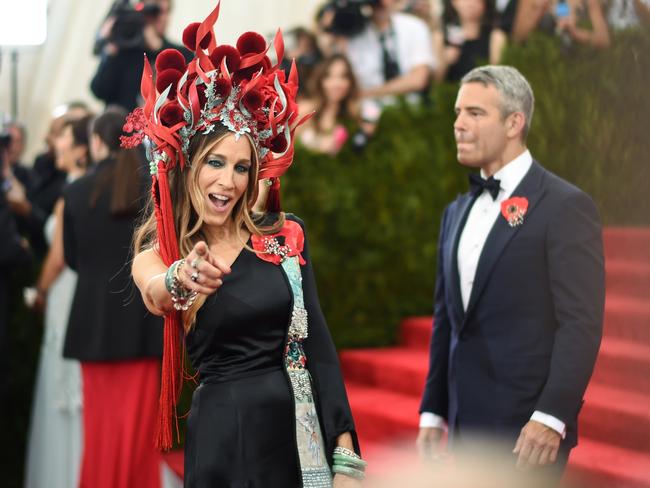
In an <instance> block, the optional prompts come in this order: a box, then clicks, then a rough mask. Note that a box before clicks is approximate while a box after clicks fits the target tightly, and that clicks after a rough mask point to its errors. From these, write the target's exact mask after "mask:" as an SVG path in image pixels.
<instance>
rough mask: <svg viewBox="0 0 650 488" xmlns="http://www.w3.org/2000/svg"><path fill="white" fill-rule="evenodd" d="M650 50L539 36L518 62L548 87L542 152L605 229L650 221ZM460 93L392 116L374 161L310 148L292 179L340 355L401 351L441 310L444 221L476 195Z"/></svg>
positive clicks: (542, 91) (540, 105)
mask: <svg viewBox="0 0 650 488" xmlns="http://www.w3.org/2000/svg"><path fill="white" fill-rule="evenodd" d="M648 53H650V36H648V35H647V34H640V33H624V34H621V35H620V36H618V37H617V38H615V41H614V46H613V47H612V48H611V49H610V50H607V51H602V52H594V51H593V50H590V49H581V48H576V49H574V50H573V51H571V52H569V53H565V52H562V51H561V50H560V49H559V46H558V44H557V41H556V39H553V38H547V37H544V36H539V37H533V38H532V39H531V40H530V41H529V42H528V43H527V45H526V46H524V47H511V48H509V49H508V50H507V52H506V54H505V60H504V64H511V65H514V66H516V67H517V68H519V69H520V70H521V71H522V73H523V74H524V75H525V76H526V77H527V78H528V79H529V80H530V82H531V85H532V87H533V90H534V91H535V95H536V99H537V104H536V112H535V116H534V119H533V125H532V132H531V135H530V138H529V146H530V148H531V151H532V153H533V155H534V156H535V157H536V158H537V159H538V160H539V161H541V162H542V164H544V165H545V166H546V167H547V168H549V169H550V170H551V171H553V172H555V173H557V174H559V175H560V176H562V177H564V178H566V179H568V180H569V181H571V182H573V183H575V184H576V185H578V186H579V187H581V188H583V189H584V190H585V191H587V192H588V193H590V194H591V195H592V196H593V197H594V199H595V200H596V202H597V203H598V205H599V208H600V211H601V213H602V216H603V218H604V221H605V223H606V224H626V225H630V224H631V225H648V224H649V223H650V222H649V219H650V217H649V216H650V205H649V204H648V200H647V199H646V198H645V194H646V193H647V192H648V190H650V170H649V165H648V159H649V155H650V133H649V132H648V128H649V127H650V110H649V109H650V107H649V106H648V105H649V104H650V102H649V100H650V98H649V96H648V93H647V87H648V81H649V80H650V56H648ZM456 91H457V86H447V85H443V86H438V87H436V88H435V90H434V92H433V100H432V103H431V105H430V106H427V107H410V106H407V105H401V106H398V107H395V108H392V109H388V110H386V111H385V113H384V114H383V116H382V119H381V121H380V125H379V128H378V131H377V133H376V135H375V137H374V138H373V139H372V140H371V141H370V143H369V144H368V146H367V147H366V148H365V150H364V151H363V152H361V153H355V152H353V151H352V150H351V149H350V148H344V150H342V151H341V152H340V153H339V155H337V156H336V157H330V156H326V155H321V154H314V153H311V152H309V151H308V150H306V149H304V148H298V150H297V154H296V158H295V163H294V166H293V167H292V169H291V170H290V171H289V173H288V174H287V175H286V176H285V177H284V178H283V198H284V200H283V207H284V208H285V209H286V210H287V211H291V212H294V213H296V214H297V215H299V216H300V217H302V218H303V219H304V220H305V221H306V223H307V229H308V234H309V242H310V245H311V252H312V256H313V260H314V262H315V268H316V274H317V280H318V285H319V291H320V298H321V303H322V306H323V309H324V311H325V315H326V317H327V318H328V321H329V324H330V327H331V329H332V331H333V333H334V336H335V339H336V342H337V344H338V345H339V346H341V347H350V346H368V345H384V344H389V343H391V342H394V340H395V333H396V331H397V326H398V323H399V320H400V319H401V318H402V317H404V316H406V315H412V314H430V313H431V309H432V296H433V286H434V278H435V253H436V243H437V233H438V226H439V221H440V216H441V214H442V210H443V208H444V206H445V205H446V203H447V202H449V201H451V200H452V199H454V198H455V196H456V195H457V194H458V193H459V192H464V191H465V190H466V188H467V183H466V181H467V179H466V175H467V171H466V170H465V169H464V168H462V167H460V165H459V164H458V163H457V162H456V156H455V145H454V141H453V131H452V126H453V121H454V111H453V105H454V101H455V97H456Z"/></svg>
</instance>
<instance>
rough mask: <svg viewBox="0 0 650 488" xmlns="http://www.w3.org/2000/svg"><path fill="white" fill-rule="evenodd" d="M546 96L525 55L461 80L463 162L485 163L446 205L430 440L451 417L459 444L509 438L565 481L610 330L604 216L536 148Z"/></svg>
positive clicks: (524, 456)
mask: <svg viewBox="0 0 650 488" xmlns="http://www.w3.org/2000/svg"><path fill="white" fill-rule="evenodd" d="M533 108H534V97H533V92H532V90H531V88H530V85H529V84H528V82H527V81H526V79H525V78H524V77H523V76H522V75H521V73H519V72H518V71H517V70H516V69H514V68H511V67H507V66H485V67H481V68H476V69H474V70H472V71H471V72H469V73H468V74H467V75H466V76H465V77H464V78H463V79H462V81H461V87H460V90H459V93H458V97H457V100H456V113H457V118H456V122H455V124H454V134H455V138H456V143H457V156H458V161H459V162H460V163H461V164H462V165H464V166H468V167H470V168H476V169H480V176H479V175H478V174H472V175H471V176H470V182H471V190H470V192H468V193H466V194H464V195H461V196H459V197H458V198H457V199H456V200H455V201H454V202H452V203H451V204H450V205H449V206H448V207H447V208H446V209H445V211H444V213H443V216H442V223H441V231H440V240H439V246H438V264H437V267H438V270H437V277H436V280H437V283H436V292H435V303H434V315H435V326H434V331H433V337H432V341H431V356H430V367H429V374H428V376H427V380H426V385H425V389H424V394H423V398H422V403H421V406H420V413H421V416H420V433H419V436H418V441H417V444H418V447H419V449H420V453H421V454H422V455H423V456H428V455H430V453H431V452H433V451H432V449H433V448H434V446H436V444H437V442H438V441H439V439H440V436H441V434H442V430H443V428H444V425H445V423H446V425H447V426H448V429H449V441H450V443H451V445H453V446H455V445H463V444H471V441H470V440H469V439H470V438H471V436H472V435H475V434H477V435H484V436H488V437H489V438H491V439H498V440H501V441H504V442H505V443H506V445H507V446H509V447H508V451H510V450H512V451H513V452H514V455H515V456H516V466H517V467H518V468H521V469H533V468H538V467H540V466H547V468H545V469H535V470H534V471H536V472H540V471H547V472H550V473H551V474H552V475H553V476H556V477H557V479H558V480H559V477H560V476H561V474H562V472H563V469H564V466H565V464H566V462H567V459H568V455H569V451H570V450H571V448H572V447H574V446H575V445H576V443H577V430H576V428H577V418H578V413H579V411H580V408H581V406H582V402H583V400H582V397H583V394H584V391H585V389H586V387H587V383H588V382H589V379H590V376H591V374H592V371H593V367H594V363H595V360H596V355H597V353H598V348H599V346H600V341H601V337H602V324H603V309H604V297H605V286H604V258H603V244H602V229H601V224H600V221H599V216H598V211H597V209H596V206H595V205H594V203H593V201H592V200H591V198H590V197H589V196H588V195H586V194H585V193H584V192H582V191H581V190H580V189H578V188H576V187H575V186H573V185H571V184H570V183H568V182H566V181H564V180H562V179H561V178H559V177H558V176H556V175H554V174H552V173H550V172H549V171H547V170H545V169H544V168H543V167H542V166H541V165H540V164H539V163H538V162H536V161H534V160H533V158H532V156H531V154H530V152H529V151H528V150H527V148H526V136H527V134H528V130H529V128H530V123H531V119H532V115H533ZM513 448H514V449H513ZM510 455H512V454H510ZM513 462H514V457H513ZM548 465H551V466H548Z"/></svg>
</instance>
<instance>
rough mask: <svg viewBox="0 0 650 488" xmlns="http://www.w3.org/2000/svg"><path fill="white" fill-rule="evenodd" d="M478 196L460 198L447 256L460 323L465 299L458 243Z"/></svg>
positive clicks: (446, 260)
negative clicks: (459, 265) (461, 285)
mask: <svg viewBox="0 0 650 488" xmlns="http://www.w3.org/2000/svg"><path fill="white" fill-rule="evenodd" d="M475 199H476V198H475V197H474V196H472V195H471V194H470V193H467V194H465V195H462V196H461V197H460V198H459V200H458V206H457V209H458V210H457V211H456V212H455V214H456V215H455V219H454V222H453V223H452V225H451V229H450V231H449V242H450V244H451V245H450V246H448V247H447V254H446V256H445V270H444V271H445V276H448V277H449V286H450V288H451V290H452V293H451V296H452V300H453V310H454V312H455V316H456V317H457V318H458V319H459V320H458V321H457V322H456V323H458V324H460V323H461V322H462V319H463V315H464V311H463V299H462V296H461V293H460V274H459V272H458V243H459V241H460V235H461V233H462V231H463V227H465V222H466V221H467V217H468V216H469V211H470V209H471V208H472V203H474V200H475Z"/></svg>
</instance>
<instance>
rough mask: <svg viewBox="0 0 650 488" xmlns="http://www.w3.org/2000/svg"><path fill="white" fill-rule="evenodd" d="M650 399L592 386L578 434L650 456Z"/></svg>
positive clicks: (609, 388)
mask: <svg viewBox="0 0 650 488" xmlns="http://www.w3.org/2000/svg"><path fill="white" fill-rule="evenodd" d="M649 406H650V395H644V394H641V393H638V392H635V391H629V390H621V389H620V388H614V387H611V386H607V385H602V384H599V383H593V382H592V383H591V384H590V385H589V387H588V388H587V392H586V394H585V404H584V407H583V408H582V411H581V412H580V417H579V426H578V431H579V434H580V435H585V436H586V437H588V438H590V439H594V440H596V441H601V442H607V443H609V444H612V445H616V446H618V447H624V448H627V449H633V450H637V451H641V452H646V453H648V454H650V408H649Z"/></svg>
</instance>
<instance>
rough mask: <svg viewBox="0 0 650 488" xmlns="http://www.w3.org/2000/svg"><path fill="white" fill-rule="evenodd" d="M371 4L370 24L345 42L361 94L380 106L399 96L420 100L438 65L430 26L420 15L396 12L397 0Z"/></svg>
mask: <svg viewBox="0 0 650 488" xmlns="http://www.w3.org/2000/svg"><path fill="white" fill-rule="evenodd" d="M369 3H370V4H371V5H372V9H371V10H372V14H371V16H370V18H369V21H368V22H367V25H366V26H365V28H364V29H363V30H362V31H361V33H359V34H356V35H353V36H352V37H349V38H347V39H346V41H345V43H344V45H345V50H344V52H345V54H347V57H348V59H349V60H350V63H351V64H352V66H353V68H354V72H355V75H356V77H357V80H358V81H359V86H360V88H361V96H362V97H364V98H371V99H374V100H376V101H377V102H379V103H380V104H381V105H384V104H387V103H392V102H393V100H394V96H396V95H407V99H408V100H409V101H418V100H419V94H420V93H422V92H424V91H426V90H427V89H428V87H429V85H430V82H431V73H432V70H433V69H434V68H435V67H436V60H435V58H434V55H433V50H432V38H431V32H430V30H429V28H428V26H427V25H426V24H425V23H424V22H423V21H422V20H420V19H419V18H417V17H415V16H413V15H409V14H405V13H402V12H399V11H397V0H373V1H371V2H369Z"/></svg>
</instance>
